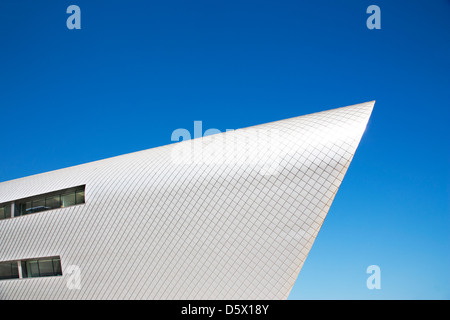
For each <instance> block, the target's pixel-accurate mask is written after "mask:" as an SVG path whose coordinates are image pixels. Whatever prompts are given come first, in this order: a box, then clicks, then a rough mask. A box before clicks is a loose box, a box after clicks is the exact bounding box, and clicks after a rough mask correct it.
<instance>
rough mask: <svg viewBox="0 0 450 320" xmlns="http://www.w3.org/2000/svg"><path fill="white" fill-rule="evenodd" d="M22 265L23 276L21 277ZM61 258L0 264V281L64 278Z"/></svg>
mask: <svg viewBox="0 0 450 320" xmlns="http://www.w3.org/2000/svg"><path fill="white" fill-rule="evenodd" d="M19 263H20V265H21V268H22V276H21V277H20V276H19V267H18V264H19ZM61 269H62V268H61V258H60V257H49V258H38V259H33V260H19V261H8V262H0V280H5V279H22V278H35V277H51V276H62V270H61Z"/></svg>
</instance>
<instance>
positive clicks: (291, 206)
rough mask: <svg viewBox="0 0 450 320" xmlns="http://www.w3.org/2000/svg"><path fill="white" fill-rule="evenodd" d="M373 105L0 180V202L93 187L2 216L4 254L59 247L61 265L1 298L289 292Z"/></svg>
mask: <svg viewBox="0 0 450 320" xmlns="http://www.w3.org/2000/svg"><path fill="white" fill-rule="evenodd" d="M372 108H373V102H369V103H363V104H359V105H354V106H349V107H344V108H339V109H334V110H329V111H324V112H320V113H315V114H311V115H307V116H302V117H297V118H291V119H286V120H281V121H276V122H272V123H268V124H264V125H259V126H255V127H250V128H247V129H240V130H236V131H233V132H227V133H221V134H217V135H213V136H208V137H204V138H199V139H195V140H190V141H184V142H180V143H175V144H171V145H167V146H163V147H158V148H154V149H149V150H146V151H142V152H136V153H132V154H127V155H123V156H119V157H115V158H110V159H106V160H102V161H97V162H92V163H88V164H84V165H80V166H76V167H71V168H67V169H62V170H57V171H53V172H48V173H44V174H39V175H35V176H31V177H26V178H22V179H17V180H13V181H8V182H4V183H0V203H4V202H8V201H13V200H17V199H21V198H25V197H29V196H33V195H38V194H43V193H47V192H52V191H55V190H59V189H65V188H70V187H74V186H78V185H84V184H85V185H86V193H85V197H86V203H85V204H83V205H77V206H73V207H68V208H61V209H56V210H50V211H45V212H40V213H36V214H30V215H26V216H21V217H16V218H11V219H6V220H0V261H8V260H19V259H29V258H36V257H46V256H60V257H61V264H62V270H63V276H59V277H44V278H30V279H20V280H3V281H0V299H285V298H287V297H288V295H289V292H290V290H291V288H292V286H293V284H294V282H295V280H296V278H297V276H298V274H299V272H300V269H301V267H302V265H303V263H304V261H305V259H306V257H307V255H308V252H309V250H310V249H311V246H312V244H313V242H314V240H315V238H316V236H317V234H318V232H319V229H320V227H321V225H322V223H323V221H324V218H325V216H326V214H327V213H328V210H329V208H330V205H331V203H332V201H333V199H334V196H335V194H336V192H337V190H338V188H339V185H340V183H341V181H342V179H343V177H344V175H345V173H346V171H347V168H348V166H349V164H350V162H351V160H352V157H353V155H354V153H355V150H356V147H357V146H358V144H359V141H360V138H361V136H362V134H363V132H364V129H365V126H366V124H367V121H368V119H369V117H370V113H371V111H372ZM224 148H225V149H226V152H225V153H223V152H222V151H223V150H224ZM70 266H77V267H79V268H80V271H81V273H80V280H81V282H80V283H81V287H80V288H79V289H73V288H72V289H69V288H68V283H70V282H71V281H72V280H73V277H74V275H73V274H71V273H70V270H71V267H70Z"/></svg>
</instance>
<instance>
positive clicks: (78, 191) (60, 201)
mask: <svg viewBox="0 0 450 320" xmlns="http://www.w3.org/2000/svg"><path fill="white" fill-rule="evenodd" d="M84 190H85V186H79V187H75V188H69V189H64V190H59V191H55V192H50V193H47V194H44V195H39V196H35V197H30V198H27V199H22V200H17V201H16V202H15V208H16V209H15V212H14V216H16V217H17V216H23V215H27V214H30V213H36V212H41V211H46V210H52V209H58V208H65V207H70V206H74V205H77V204H83V203H85V199H84ZM9 212H11V208H10V209H9ZM1 216H2V215H1V212H0V219H1Z"/></svg>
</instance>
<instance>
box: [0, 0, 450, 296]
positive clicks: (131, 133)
mask: <svg viewBox="0 0 450 320" xmlns="http://www.w3.org/2000/svg"><path fill="white" fill-rule="evenodd" d="M71 4H76V5H78V6H79V7H80V8H81V27H82V29H81V30H68V29H67V27H66V19H67V18H68V16H69V14H67V13H66V9H67V7H68V6H69V5H71ZM372 4H375V5H378V6H379V7H380V8H381V30H369V29H368V28H367V27H366V19H367V18H368V17H369V14H367V13H366V9H367V7H368V6H369V5H372ZM370 100H376V104H375V108H374V112H373V114H372V118H371V120H370V122H369V125H368V128H367V130H366V133H365V135H364V136H363V138H362V141H361V144H360V146H359V148H358V150H357V152H356V155H355V157H354V160H353V162H352V164H351V166H350V169H349V170H348V172H347V175H346V177H345V179H344V182H343V183H342V185H341V188H340V190H339V192H338V194H337V196H336V198H335V201H334V203H333V205H332V207H331V209H330V212H329V214H328V216H327V218H326V220H325V223H324V225H323V227H322V229H321V231H320V233H319V235H318V237H317V240H316V242H315V243H314V246H313V248H312V250H311V252H310V254H309V256H308V259H307V260H306V263H305V264H304V267H303V269H302V271H301V272H300V275H299V278H298V280H297V282H296V283H295V285H294V288H293V290H292V292H291V294H290V297H289V298H290V299H449V298H450V276H449V271H450V250H449V249H450V235H449V230H450V219H449V217H450V214H449V198H450V197H449V179H450V175H449V160H450V156H449V155H450V152H449V136H450V134H449V119H450V117H449V115H450V110H449V108H450V102H449V101H450V1H448V0H433V1H411V0H408V1H407V0H397V1H384V0H376V1H365V0H347V1H332V0H329V1H323V0H319V1H279V0H277V1H275V0H272V1H265V0H254V1H249V0H239V1H238V0H214V1H211V0H204V1H199V0H191V1H181V0H179V1H176V0H164V1H125V0H120V1H112V0H109V1H106V0H96V1H86V0H71V1H65V0H54V1H48V0H41V1H36V0H30V1H28V0H27V1H24V0H2V1H0V120H1V126H0V128H1V135H0V150H1V151H0V181H7V180H11V179H15V178H19V177H24V176H28V175H32V174H37V173H42V172H46V171H51V170H55V169H60V168H64V167H68V166H72V165H77V164H82V163H86V162H90V161H94V160H100V159H104V158H108V157H111V156H116V155H121V154H125V153H129V152H133V151H139V150H144V149H148V148H152V147H156V146H160V145H164V144H168V143H170V142H171V141H170V137H171V133H172V131H173V130H175V129H177V128H186V129H188V130H190V131H191V132H193V122H194V120H201V121H203V129H204V130H206V129H208V128H217V129H219V130H222V131H224V130H226V129H237V128H242V127H248V126H251V125H256V124H261V123H265V122H270V121H275V120H281V119H285V118H289V117H294V116H299V115H304V114H308V113H312V112H318V111H323V110H326V109H331V108H335V107H342V106H347V105H351V104H356V103H360V102H366V101H370ZM373 264H375V265H378V266H379V267H380V268H381V289H380V290H368V289H367V287H366V279H367V277H368V276H369V275H368V274H366V268H367V267H368V266H369V265H373Z"/></svg>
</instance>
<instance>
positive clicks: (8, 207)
mask: <svg viewBox="0 0 450 320" xmlns="http://www.w3.org/2000/svg"><path fill="white" fill-rule="evenodd" d="M7 218H11V204H10V203H9V204H7V205H6V206H5V219H7Z"/></svg>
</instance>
